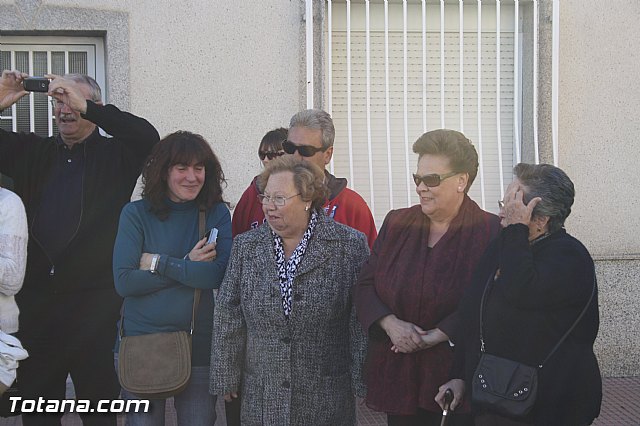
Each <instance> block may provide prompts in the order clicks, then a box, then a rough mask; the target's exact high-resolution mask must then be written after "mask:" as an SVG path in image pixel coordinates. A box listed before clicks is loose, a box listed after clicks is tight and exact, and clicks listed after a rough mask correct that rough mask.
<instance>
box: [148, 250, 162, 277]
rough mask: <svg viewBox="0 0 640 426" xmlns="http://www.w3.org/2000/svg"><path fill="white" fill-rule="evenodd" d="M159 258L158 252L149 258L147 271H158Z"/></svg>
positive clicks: (154, 272) (153, 272)
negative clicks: (149, 263) (149, 264)
mask: <svg viewBox="0 0 640 426" xmlns="http://www.w3.org/2000/svg"><path fill="white" fill-rule="evenodd" d="M159 260H160V255H159V254H154V255H153V257H152V258H151V267H149V272H151V273H152V274H157V273H158V261H159Z"/></svg>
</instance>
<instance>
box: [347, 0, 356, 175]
mask: <svg viewBox="0 0 640 426" xmlns="http://www.w3.org/2000/svg"><path fill="white" fill-rule="evenodd" d="M351 115H352V111H351V0H347V140H348V142H349V144H348V145H349V186H350V187H351V188H355V185H354V180H353V123H352V116H351Z"/></svg>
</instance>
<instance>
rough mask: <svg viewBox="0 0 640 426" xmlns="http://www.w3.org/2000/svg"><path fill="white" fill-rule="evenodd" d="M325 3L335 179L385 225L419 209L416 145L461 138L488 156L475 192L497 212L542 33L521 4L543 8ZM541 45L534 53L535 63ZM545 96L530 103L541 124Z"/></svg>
mask: <svg viewBox="0 0 640 426" xmlns="http://www.w3.org/2000/svg"><path fill="white" fill-rule="evenodd" d="M325 1H326V2H325V6H326V13H325V17H326V19H325V23H326V25H325V28H324V31H325V45H326V46H327V49H326V51H325V52H326V53H325V55H326V58H325V59H326V64H325V70H326V72H325V105H326V106H325V109H327V110H328V111H329V112H330V113H331V114H332V117H333V119H334V123H335V126H336V148H335V151H334V158H333V161H332V164H331V170H332V171H333V172H334V173H335V174H336V175H338V176H346V177H347V178H348V179H349V185H350V187H352V188H353V189H355V190H356V191H358V192H359V193H360V194H361V195H362V196H363V197H364V198H365V199H366V200H367V202H368V203H369V206H370V207H371V209H372V212H373V214H374V217H375V218H376V222H377V223H378V224H381V223H382V219H383V218H384V216H385V214H386V212H387V211H389V210H390V209H394V208H401V207H407V206H410V205H412V204H415V203H416V202H417V195H415V185H414V184H413V181H412V180H411V179H410V174H411V173H412V172H414V171H415V168H416V163H417V157H416V156H415V154H413V152H412V151H411V145H412V143H413V142H414V141H415V140H416V139H417V138H418V137H419V136H420V135H421V134H422V133H424V132H425V131H428V130H433V129H437V128H443V127H444V128H450V129H455V130H460V131H462V132H463V133H465V135H466V136H467V137H469V139H471V141H472V142H473V143H474V145H475V147H476V150H477V151H478V155H479V159H480V167H479V171H478V177H477V178H476V181H475V182H474V184H473V186H472V188H471V190H470V192H469V195H470V196H471V197H472V198H474V199H475V200H476V201H477V202H478V204H480V205H481V206H482V207H483V208H486V209H487V210H493V211H496V210H497V208H496V206H495V204H496V203H495V202H494V201H495V200H498V199H502V197H503V192H504V185H505V183H507V182H509V181H510V180H511V169H512V167H513V165H514V164H515V163H517V162H518V161H520V155H521V154H520V153H521V146H520V143H521V124H522V102H523V99H522V95H521V93H522V86H523V84H525V83H523V81H522V68H523V67H522V63H523V62H522V61H523V58H522V54H523V51H524V49H523V48H522V43H523V36H522V34H523V29H525V30H528V31H530V32H531V31H534V32H535V26H536V25H537V24H536V20H535V19H534V20H533V21H532V22H528V21H527V22H525V21H524V19H523V14H522V7H523V6H522V4H523V3H526V4H527V7H529V6H533V7H534V8H535V7H536V6H537V5H536V4H535V3H536V0H533V3H532V1H527V0H520V1H519V0H494V1H487V0H485V1H481V0H464V1H463V0H446V1H445V0H439V1H438V0H436V1H431V0H429V1H427V0H417V1H407V0H404V1H403V0H383V1H369V0H362V1H350V0H325ZM535 45H536V43H535V40H534V46H533V47H534V48H532V49H529V50H527V51H532V52H533V55H534V62H535V61H536V59H535V57H537V51H536V49H535ZM534 68H535V67H534ZM536 72H537V69H534V70H533V73H534V80H533V81H536V80H535V79H536V78H537V76H536ZM529 83H530V82H529ZM536 94H537V93H536V89H535V87H534V99H532V100H527V102H533V105H534V106H533V110H534V120H537V118H536V117H535V111H536V110H537V98H536ZM533 125H534V130H535V128H536V124H535V123H533ZM534 133H535V131H534ZM534 144H535V145H536V147H535V152H536V155H537V152H538V149H537V138H536V140H535V141H534Z"/></svg>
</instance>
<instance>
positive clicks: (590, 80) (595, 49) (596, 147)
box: [558, 0, 640, 375]
mask: <svg viewBox="0 0 640 426" xmlns="http://www.w3.org/2000/svg"><path fill="white" fill-rule="evenodd" d="M639 20H640V2H638V1H636V0H610V1H601V0H562V1H561V2H560V82H559V86H560V88H559V117H558V124H559V128H558V131H559V154H560V159H559V160H560V164H559V165H560V167H561V168H563V169H564V170H565V171H566V172H567V173H568V174H569V176H570V177H571V179H572V180H573V181H574V184H575V186H576V201H575V204H574V207H573V211H572V214H571V216H570V217H569V219H568V221H567V228H568V230H569V232H571V233H572V234H573V235H575V236H576V237H577V238H578V239H580V240H581V241H582V242H583V243H584V244H585V245H586V246H587V248H588V249H589V250H590V251H591V253H592V254H593V256H594V258H595V259H596V268H597V271H598V280H599V289H600V295H599V301H600V318H601V323H600V334H599V335H598V340H597V342H596V346H597V347H596V349H597V353H598V357H599V360H600V362H601V366H602V368H603V373H604V374H605V375H638V374H640V308H638V300H640V273H639V271H640V234H639V233H638V230H639V229H640V197H639V196H638V188H639V187H640V178H639V176H640V175H639V168H638V159H640V144H639V143H638V141H637V140H638V138H639V137H640V118H638V117H639V112H640V83H639V82H638V75H639V74H638V69H639V68H640V55H639V54H638V52H640V28H639V27H638V21H639Z"/></svg>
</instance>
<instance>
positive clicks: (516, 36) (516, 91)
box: [513, 0, 521, 164]
mask: <svg viewBox="0 0 640 426" xmlns="http://www.w3.org/2000/svg"><path fill="white" fill-rule="evenodd" d="M513 23H514V29H513V144H514V145H515V152H516V164H518V163H519V162H520V161H521V154H520V122H519V121H520V112H519V111H520V100H519V99H520V96H519V95H520V2H519V0H515V2H514V22H513Z"/></svg>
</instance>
